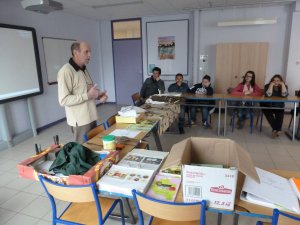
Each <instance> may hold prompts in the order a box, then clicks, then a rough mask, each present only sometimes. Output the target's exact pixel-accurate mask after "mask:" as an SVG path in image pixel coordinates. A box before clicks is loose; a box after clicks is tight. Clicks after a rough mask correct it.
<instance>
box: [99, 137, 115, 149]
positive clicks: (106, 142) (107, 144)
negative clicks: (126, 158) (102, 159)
mask: <svg viewBox="0 0 300 225" xmlns="http://www.w3.org/2000/svg"><path fill="white" fill-rule="evenodd" d="M102 140H103V149H104V150H115V149H116V137H115V136H114V135H105V136H104V137H103V139H102Z"/></svg>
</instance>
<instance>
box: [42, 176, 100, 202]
mask: <svg viewBox="0 0 300 225" xmlns="http://www.w3.org/2000/svg"><path fill="white" fill-rule="evenodd" d="M39 179H40V181H41V183H42V185H43V187H44V189H45V191H46V193H47V194H49V195H50V196H52V197H53V198H55V199H58V200H62V201H67V202H93V201H95V196H96V198H98V197H97V191H96V187H95V184H94V183H91V184H88V185H80V186H71V185H63V184H58V183H54V182H52V181H50V180H48V179H47V178H44V177H43V176H41V175H40V176H39Z"/></svg>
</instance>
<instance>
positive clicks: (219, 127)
mask: <svg viewBox="0 0 300 225" xmlns="http://www.w3.org/2000/svg"><path fill="white" fill-rule="evenodd" d="M221 106H222V103H221V100H219V115H218V136H220V129H221Z"/></svg>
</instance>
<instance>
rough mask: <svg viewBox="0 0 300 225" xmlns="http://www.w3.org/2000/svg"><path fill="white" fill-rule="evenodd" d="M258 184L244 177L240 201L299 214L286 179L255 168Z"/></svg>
mask: <svg viewBox="0 0 300 225" xmlns="http://www.w3.org/2000/svg"><path fill="white" fill-rule="evenodd" d="M256 171H257V174H258V176H259V179H260V184H259V183H257V182H255V181H254V180H253V179H251V178H250V177H248V176H246V178H245V182H244V186H243V189H242V192H241V199H242V200H245V201H248V202H252V203H254V204H259V205H263V206H266V207H271V208H278V209H282V210H285V211H290V212H293V213H297V214H300V208H299V202H298V199H297V195H296V194H295V193H294V191H293V189H292V187H291V185H290V183H289V181H288V179H286V178H284V177H281V176H278V175H276V174H274V173H271V172H268V171H265V170H263V169H260V168H258V167H256Z"/></svg>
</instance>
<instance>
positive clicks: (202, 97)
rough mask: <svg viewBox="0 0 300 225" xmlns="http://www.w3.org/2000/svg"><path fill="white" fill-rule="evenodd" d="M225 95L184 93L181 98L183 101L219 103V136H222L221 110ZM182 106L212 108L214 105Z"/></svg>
mask: <svg viewBox="0 0 300 225" xmlns="http://www.w3.org/2000/svg"><path fill="white" fill-rule="evenodd" d="M223 96H224V95H223V94H213V95H210V96H209V95H201V94H191V93H183V94H182V95H181V98H182V99H183V100H192V101H205V100H207V101H209V100H211V101H218V107H219V114H218V136H220V129H221V108H222V100H223V98H224V97H223ZM181 104H182V105H187V106H212V105H203V104H197V103H196V102H195V103H194V102H186V101H184V102H181Z"/></svg>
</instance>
